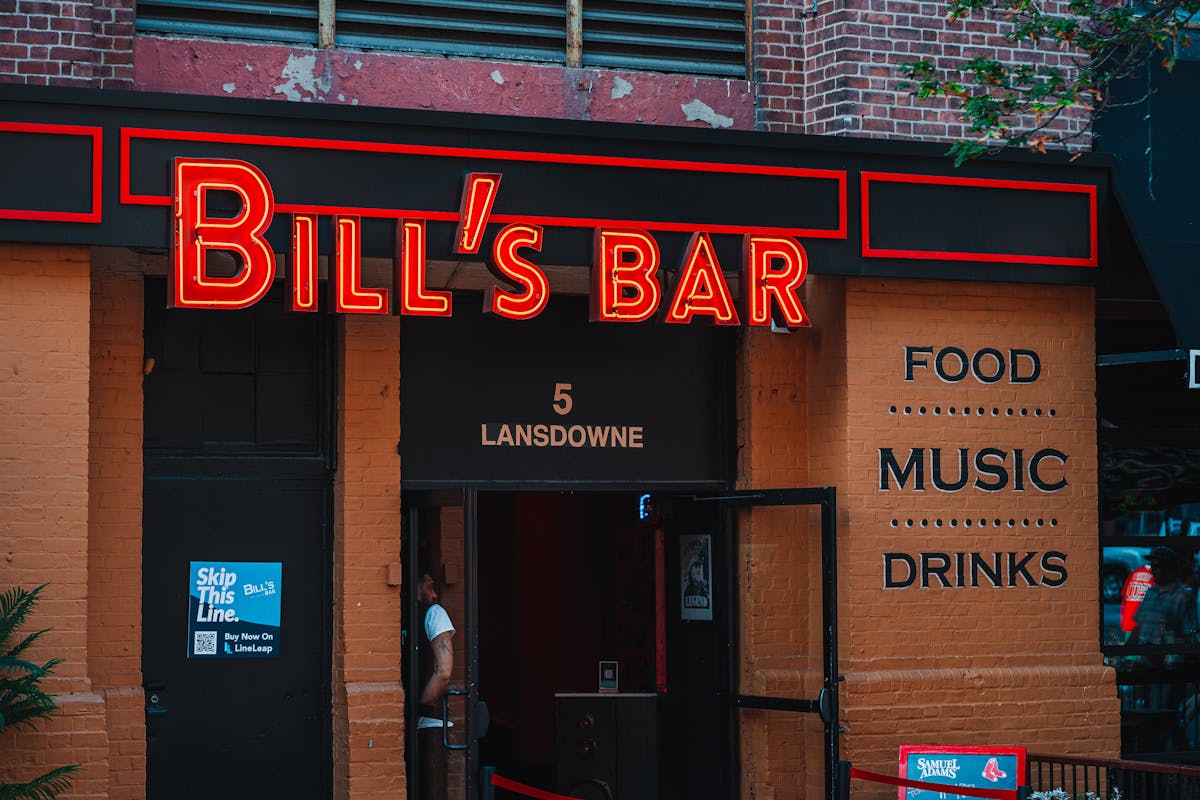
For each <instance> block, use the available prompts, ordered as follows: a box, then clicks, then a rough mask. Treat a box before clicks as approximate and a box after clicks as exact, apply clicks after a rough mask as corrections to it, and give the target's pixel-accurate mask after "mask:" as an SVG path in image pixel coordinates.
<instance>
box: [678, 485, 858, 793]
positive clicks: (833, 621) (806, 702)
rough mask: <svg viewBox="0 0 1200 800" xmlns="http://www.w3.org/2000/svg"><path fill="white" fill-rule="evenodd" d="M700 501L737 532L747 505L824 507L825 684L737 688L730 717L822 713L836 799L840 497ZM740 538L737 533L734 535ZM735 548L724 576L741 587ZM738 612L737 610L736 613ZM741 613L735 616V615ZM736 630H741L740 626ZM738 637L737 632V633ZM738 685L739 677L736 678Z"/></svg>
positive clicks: (815, 494) (827, 778)
mask: <svg viewBox="0 0 1200 800" xmlns="http://www.w3.org/2000/svg"><path fill="white" fill-rule="evenodd" d="M694 501H695V502H696V503H698V504H704V503H715V504H718V505H719V506H720V507H721V508H722V509H723V510H724V512H725V517H726V522H725V528H726V530H727V531H730V532H731V534H732V533H733V532H736V531H737V512H738V510H739V509H747V508H768V507H774V508H784V507H789V506H790V507H803V506H808V507H812V508H813V509H814V510H819V514H820V518H819V526H820V534H821V541H820V576H821V586H820V602H821V664H822V673H823V685H822V688H821V690H820V692H819V694H818V696H817V697H816V698H797V697H782V696H771V695H768V694H750V693H743V692H742V691H741V690H740V687H739V688H737V689H735V690H734V691H733V692H732V694H731V696H730V702H729V704H728V711H729V714H730V717H731V720H730V727H731V729H732V730H734V731H737V730H738V715H739V713H740V709H764V710H770V711H783V712H795V713H800V714H815V715H817V716H818V717H820V720H821V723H822V726H823V736H824V750H825V752H824V758H823V765H824V782H825V797H826V798H827V799H828V800H835V798H838V797H840V796H841V794H840V793H841V792H843V791H844V787H843V786H842V785H841V783H842V782H843V781H842V780H841V778H840V777H839V769H838V764H839V761H840V757H841V754H840V745H839V734H840V732H841V729H840V727H839V724H838V683H839V682H840V681H841V676H840V675H839V674H838V642H837V497H836V491H835V490H834V489H833V488H832V487H828V488H810V489H761V490H750V491H737V492H728V493H725V494H721V495H712V496H698V497H696V498H694ZM731 539H732V540H734V541H736V540H737V537H736V536H734V535H731ZM733 555H734V553H733V552H731V553H730V557H729V558H728V559H726V563H727V565H728V573H727V574H726V575H725V576H724V579H725V581H726V583H727V585H729V586H733V587H738V575H737V559H736V558H734V557H733ZM743 591H744V589H743V588H742V587H738V588H737V590H736V591H734V592H733V593H732V595H733V597H735V598H736V597H741V596H742V593H743ZM735 614H736V612H735ZM735 618H736V616H735ZM735 632H736V631H735ZM733 640H734V641H736V637H734V638H733ZM729 658H730V660H731V669H732V670H733V674H734V675H737V674H738V666H739V665H738V662H737V659H738V655H737V654H736V653H735V652H733V648H731V652H730V653H729ZM733 685H734V686H737V681H736V680H735V681H734V684H733ZM730 750H731V752H730V754H729V757H730V758H731V759H732V761H733V764H732V766H731V770H732V773H733V774H734V775H738V774H739V766H740V765H739V764H738V763H737V762H738V759H739V752H738V750H739V748H737V747H733V748H731V749H730Z"/></svg>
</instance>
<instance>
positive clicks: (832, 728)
mask: <svg viewBox="0 0 1200 800" xmlns="http://www.w3.org/2000/svg"><path fill="white" fill-rule="evenodd" d="M821 573H822V574H821V594H822V602H821V623H822V629H823V632H824V637H823V638H824V642H823V643H822V644H823V648H822V649H823V650H824V661H825V689H826V691H827V692H828V693H829V719H827V720H825V765H826V769H825V796H826V797H828V798H830V800H837V798H838V794H835V791H844V789H843V788H842V786H840V785H838V784H840V783H841V781H839V780H838V778H839V777H840V773H839V766H840V765H839V762H840V761H841V747H840V744H839V743H840V738H839V735H840V733H841V727H840V726H841V716H840V714H839V712H838V683H839V682H840V681H841V675H839V674H838V641H837V632H838V620H837V578H838V570H837V490H836V489H835V488H834V487H832V486H830V487H828V488H826V489H825V490H824V497H823V498H822V500H821Z"/></svg>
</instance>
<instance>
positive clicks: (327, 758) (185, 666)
mask: <svg viewBox="0 0 1200 800" xmlns="http://www.w3.org/2000/svg"><path fill="white" fill-rule="evenodd" d="M282 301H283V298H282V296H279V295H273V296H271V297H268V298H267V299H266V300H264V301H263V302H261V303H260V304H258V305H257V306H255V307H254V308H253V309H249V310H244V311H240V312H238V313H236V314H230V313H228V312H221V311H168V310H166V295H165V286H164V284H163V283H162V282H161V281H151V282H148V284H147V290H146V306H145V307H146V327H145V344H146V356H147V359H148V361H147V367H148V373H147V376H146V379H145V431H144V456H145V459H144V463H145V481H144V499H143V528H142V530H143V539H142V563H143V588H142V671H143V677H144V681H145V688H146V699H147V707H146V734H147V762H148V763H147V775H146V783H147V797H148V798H149V800H168V798H169V799H170V800H176V799H177V798H197V800H199V798H207V797H211V796H213V795H220V796H221V797H225V798H237V799H238V800H242V799H243V798H244V800H252V799H253V800H259V799H260V798H263V797H288V798H302V799H304V800H309V799H311V800H324V798H327V797H329V796H330V794H331V753H332V748H331V724H330V675H331V671H330V668H331V664H330V659H331V644H330V620H331V616H330V615H331V607H332V598H331V593H332V583H331V567H330V549H329V536H330V533H329V532H330V521H331V498H332V493H331V466H332V464H331V462H330V458H329V454H330V440H329V431H330V430H331V425H330V420H331V409H332V403H331V402H330V400H329V387H330V381H329V375H330V373H331V369H330V368H331V348H330V338H329V335H328V330H327V328H326V326H327V325H328V322H327V321H326V320H325V319H323V318H322V317H321V316H319V315H303V314H294V313H289V312H288V311H286V310H285V308H284V307H283V302H282ZM149 359H153V362H151V361H149ZM199 564H204V565H220V566H221V567H223V568H225V570H226V572H225V573H223V575H224V576H226V577H228V581H225V582H226V583H229V584H231V586H230V587H229V588H230V589H236V590H239V591H243V592H244V594H245V596H246V597H247V598H250V597H254V598H255V602H259V600H260V599H261V600H263V601H264V602H265V600H266V598H267V597H270V598H271V600H272V601H273V602H275V603H277V609H278V610H277V611H276V612H275V619H274V623H275V627H274V628H272V627H271V626H269V625H267V626H265V627H263V626H260V628H261V630H260V629H258V628H256V629H254V632H252V633H249V634H247V636H246V637H245V640H244V641H239V640H241V638H242V637H241V634H237V635H236V636H234V637H233V638H231V639H225V635H226V633H225V632H222V633H220V634H219V636H218V635H214V631H213V630H210V629H211V628H215V627H216V626H214V625H210V624H209V623H208V622H207V621H206V622H204V623H203V624H201V623H200V622H198V617H204V618H205V619H206V620H208V619H211V618H212V617H213V616H214V615H213V614H212V608H213V604H212V603H209V604H208V607H207V608H206V607H205V606H203V605H200V606H197V601H196V600H195V599H193V598H194V597H195V596H196V591H195V586H193V584H195V583H196V575H197V573H198V569H199V567H198V566H197V565H199ZM247 565H259V566H256V567H254V568H253V569H251V568H250V567H249V566H247ZM256 569H257V570H260V572H259V573H254V570H256ZM261 570H265V572H261ZM251 574H258V577H259V579H250V580H251V582H250V585H249V586H248V587H247V585H246V583H247V580H248V576H250V575H251ZM263 575H266V576H268V577H269V579H267V578H263V577H262V576H263ZM234 576H240V577H234ZM260 596H263V597H261V598H260ZM201 598H202V599H201V602H203V596H201ZM248 602H249V601H248ZM247 607H248V606H239V609H242V608H247ZM222 613H224V612H222ZM240 613H243V615H244V616H246V618H245V619H242V620H240V622H243V623H249V622H251V620H250V619H249V616H248V614H249V613H250V612H240ZM254 622H255V624H257V620H255V621H254ZM264 631H271V633H269V634H267V637H269V638H265V637H264V636H263V632H264ZM264 641H266V642H270V643H271V648H273V649H269V650H267V649H262V648H263V647H264V645H263V644H262V643H263V642H264ZM264 653H267V655H266V656H264V655H263V654H264Z"/></svg>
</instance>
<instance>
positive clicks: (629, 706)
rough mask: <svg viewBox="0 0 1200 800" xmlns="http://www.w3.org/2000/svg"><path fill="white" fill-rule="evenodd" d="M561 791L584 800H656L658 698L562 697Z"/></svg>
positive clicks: (558, 704)
mask: <svg viewBox="0 0 1200 800" xmlns="http://www.w3.org/2000/svg"><path fill="white" fill-rule="evenodd" d="M554 700H555V742H556V749H557V752H558V760H557V767H558V791H559V793H560V794H565V795H566V796H568V797H578V798H581V800H657V797H658V714H657V710H656V704H657V702H658V697H657V695H653V694H635V693H632V692H630V693H624V694H621V693H613V694H582V693H579V694H576V693H559V694H556V695H555V696H554Z"/></svg>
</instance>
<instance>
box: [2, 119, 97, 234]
mask: <svg viewBox="0 0 1200 800" xmlns="http://www.w3.org/2000/svg"><path fill="white" fill-rule="evenodd" d="M0 131H8V132H10V133H42V134H48V135H54V136H89V137H91V139H92V175H91V181H92V207H91V209H90V210H88V211H35V210H31V209H21V208H0V219H23V220H34V221H36V222H88V223H99V222H100V221H101V216H102V210H103V205H102V193H101V187H102V186H103V180H102V178H101V165H102V163H103V157H104V147H103V144H102V135H103V133H104V129H103V128H100V127H98V126H94V125H47V124H42V123H36V122H0Z"/></svg>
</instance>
